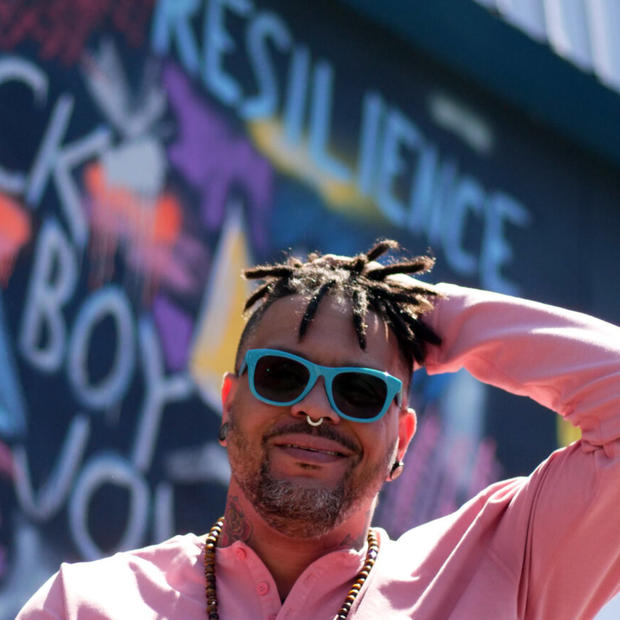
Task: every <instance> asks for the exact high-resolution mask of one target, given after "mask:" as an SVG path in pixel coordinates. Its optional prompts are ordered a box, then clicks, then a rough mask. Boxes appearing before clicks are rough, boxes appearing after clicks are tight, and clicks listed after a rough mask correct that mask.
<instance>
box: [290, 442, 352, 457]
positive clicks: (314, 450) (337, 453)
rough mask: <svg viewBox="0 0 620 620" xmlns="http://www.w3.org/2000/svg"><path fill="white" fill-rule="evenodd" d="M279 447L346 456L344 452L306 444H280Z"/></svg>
mask: <svg viewBox="0 0 620 620" xmlns="http://www.w3.org/2000/svg"><path fill="white" fill-rule="evenodd" d="M279 447H280V448H294V449H296V450H307V451H308V452H318V453H320V454H328V455H330V456H342V457H345V456H347V455H346V454H343V453H342V452H335V451H333V450H321V449H319V448H310V447H308V446H299V445H297V444H292V443H288V444H280V445H279Z"/></svg>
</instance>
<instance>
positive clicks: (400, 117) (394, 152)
mask: <svg viewBox="0 0 620 620" xmlns="http://www.w3.org/2000/svg"><path fill="white" fill-rule="evenodd" d="M402 146H406V147H408V148H409V149H412V150H413V149H419V148H421V146H422V136H421V134H420V132H419V131H418V128H417V127H416V126H415V125H414V124H413V123H412V122H411V120H409V119H408V118H407V117H406V116H405V115H404V114H402V112H401V111H400V110H398V109H396V108H392V109H390V111H389V113H388V116H387V120H386V126H385V136H384V139H383V149H382V152H381V160H380V161H379V173H378V183H377V203H378V205H379V208H380V209H381V211H382V212H383V213H384V215H385V216H386V217H387V218H388V219H389V220H390V221H391V222H393V223H394V224H397V225H400V226H402V225H404V223H405V219H406V207H405V205H404V204H403V203H402V202H400V201H399V199H398V198H397V197H396V196H394V194H393V192H392V189H393V185H394V181H395V179H396V178H397V177H398V175H399V174H400V173H402V172H403V168H404V161H403V158H402V153H401V147H402Z"/></svg>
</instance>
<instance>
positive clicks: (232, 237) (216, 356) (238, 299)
mask: <svg viewBox="0 0 620 620" xmlns="http://www.w3.org/2000/svg"><path fill="white" fill-rule="evenodd" d="M228 212H229V215H228V217H227V219H226V221H225V223H224V226H223V229H222V234H221V236H220V241H219V244H218V247H217V252H216V255H215V258H214V261H213V267H212V270H211V274H210V277H209V281H208V285H207V289H206V291H205V294H204V297H203V303H202V307H201V310H200V313H199V315H198V321H197V322H196V328H195V331H194V339H193V343H192V349H191V353H190V360H189V371H190V375H191V377H192V379H193V380H194V382H195V384H196V386H197V387H198V389H199V391H200V393H201V395H202V397H203V398H204V400H205V401H206V402H207V404H208V405H209V406H211V407H212V408H213V409H214V410H215V411H218V412H221V401H220V388H221V384H222V376H223V375H224V373H225V372H228V371H232V370H233V369H234V357H235V352H236V348H237V342H238V340H239V336H240V335H241V332H242V331H243V327H244V324H245V320H244V319H243V317H242V314H241V312H242V309H243V304H244V302H245V300H246V298H247V297H248V296H249V295H250V293H251V292H252V286H251V285H250V284H249V283H248V282H247V281H246V280H245V279H244V278H243V277H242V276H241V271H242V270H243V269H245V268H247V267H250V266H251V265H252V261H251V259H250V253H249V249H248V243H247V240H246V235H245V233H244V229H243V225H242V221H241V211H240V209H238V208H235V206H234V205H233V206H232V207H231V205H229V207H228Z"/></svg>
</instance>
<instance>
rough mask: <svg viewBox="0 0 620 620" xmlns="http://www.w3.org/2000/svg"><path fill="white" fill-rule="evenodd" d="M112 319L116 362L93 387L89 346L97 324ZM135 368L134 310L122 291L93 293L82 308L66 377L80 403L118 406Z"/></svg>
mask: <svg viewBox="0 0 620 620" xmlns="http://www.w3.org/2000/svg"><path fill="white" fill-rule="evenodd" d="M106 317H109V318H111V319H112V320H113V322H114V326H115V331H116V334H115V338H112V339H111V340H112V341H113V342H114V347H115V355H114V361H113V362H112V365H111V367H110V370H109V371H108V373H107V375H106V376H105V378H103V379H101V380H100V381H99V382H98V383H97V384H96V385H93V384H92V383H91V380H90V377H89V369H88V358H89V351H90V348H91V347H90V342H91V338H92V334H93V331H94V329H95V327H96V326H97V324H98V323H100V322H101V321H102V320H103V319H105V318H106ZM134 364H135V341H134V334H133V321H132V318H131V309H130V308H129V303H128V302H127V298H126V297H125V294H124V293H123V291H122V289H120V288H118V287H116V286H108V287H106V288H103V289H101V290H99V291H97V292H96V293H94V294H93V295H92V296H91V297H90V298H89V299H88V300H87V301H86V302H85V303H84V305H83V306H82V308H80V311H79V313H78V315H77V318H76V320H75V327H74V328H73V332H72V334H71V339H70V341H69V354H68V359H67V374H68V377H69V382H70V383H71V385H72V387H73V389H74V390H75V394H76V396H77V398H78V400H79V401H80V402H81V403H82V404H84V405H86V406H88V407H92V408H96V409H105V408H107V407H112V406H113V405H114V404H115V403H119V402H120V401H121V400H122V399H123V396H124V394H125V390H126V389H127V386H128V385H129V381H130V379H131V376H132V371H133V368H134Z"/></svg>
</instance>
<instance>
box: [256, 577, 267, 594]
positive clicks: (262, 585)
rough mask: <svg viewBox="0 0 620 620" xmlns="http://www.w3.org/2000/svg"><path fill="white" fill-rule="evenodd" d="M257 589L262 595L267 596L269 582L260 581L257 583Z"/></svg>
mask: <svg viewBox="0 0 620 620" xmlns="http://www.w3.org/2000/svg"><path fill="white" fill-rule="evenodd" d="M256 591H257V592H258V593H259V594H260V595H261V596H265V594H267V592H269V584H268V583H267V582H266V581H260V582H259V583H257V584H256Z"/></svg>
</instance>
